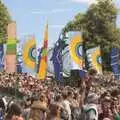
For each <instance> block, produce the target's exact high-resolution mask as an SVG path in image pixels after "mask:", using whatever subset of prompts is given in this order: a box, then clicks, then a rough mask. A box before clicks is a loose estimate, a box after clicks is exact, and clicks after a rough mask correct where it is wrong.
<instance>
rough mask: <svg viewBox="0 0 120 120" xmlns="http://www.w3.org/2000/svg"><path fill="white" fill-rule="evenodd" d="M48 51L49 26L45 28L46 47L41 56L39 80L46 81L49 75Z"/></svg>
mask: <svg viewBox="0 0 120 120" xmlns="http://www.w3.org/2000/svg"><path fill="white" fill-rule="evenodd" d="M47 49H48V24H47V25H46V28H45V36H44V45H43V47H42V51H41V53H40V55H39V57H40V58H39V62H40V63H39V67H38V68H39V70H38V73H37V77H38V79H41V80H45V78H46V75H47Z"/></svg>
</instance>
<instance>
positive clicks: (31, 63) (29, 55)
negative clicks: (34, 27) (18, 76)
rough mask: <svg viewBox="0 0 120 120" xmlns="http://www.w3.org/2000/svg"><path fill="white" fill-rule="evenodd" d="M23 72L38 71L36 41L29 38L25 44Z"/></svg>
mask: <svg viewBox="0 0 120 120" xmlns="http://www.w3.org/2000/svg"><path fill="white" fill-rule="evenodd" d="M22 56H23V72H27V73H31V74H33V73H35V71H36V41H35V38H34V37H33V36H32V37H29V38H28V39H27V40H25V42H24V44H23V51H22Z"/></svg>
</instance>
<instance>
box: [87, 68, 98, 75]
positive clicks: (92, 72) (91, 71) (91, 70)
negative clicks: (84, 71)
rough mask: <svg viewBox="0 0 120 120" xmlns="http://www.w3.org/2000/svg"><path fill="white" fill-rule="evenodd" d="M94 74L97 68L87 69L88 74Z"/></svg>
mask: <svg viewBox="0 0 120 120" xmlns="http://www.w3.org/2000/svg"><path fill="white" fill-rule="evenodd" d="M94 74H97V70H96V69H93V68H91V69H90V70H89V75H94Z"/></svg>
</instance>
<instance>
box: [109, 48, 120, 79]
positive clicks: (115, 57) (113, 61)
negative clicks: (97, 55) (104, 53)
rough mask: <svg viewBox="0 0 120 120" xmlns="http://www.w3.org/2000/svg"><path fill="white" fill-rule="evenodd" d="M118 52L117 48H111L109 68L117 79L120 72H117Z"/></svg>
mask: <svg viewBox="0 0 120 120" xmlns="http://www.w3.org/2000/svg"><path fill="white" fill-rule="evenodd" d="M119 52H120V50H119V49H118V48H112V50H111V54H110V57H111V67H112V71H113V73H114V76H115V78H117V79H118V78H119V74H120V70H119V59H120V53H119Z"/></svg>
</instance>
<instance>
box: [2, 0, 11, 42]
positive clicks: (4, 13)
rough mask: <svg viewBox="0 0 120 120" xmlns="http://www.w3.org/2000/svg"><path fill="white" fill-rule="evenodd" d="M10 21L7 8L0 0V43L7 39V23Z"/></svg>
mask: <svg viewBox="0 0 120 120" xmlns="http://www.w3.org/2000/svg"><path fill="white" fill-rule="evenodd" d="M10 21H11V17H10V15H9V13H8V10H7V8H6V6H5V5H4V4H3V3H2V1H1V0H0V43H1V42H2V43H4V42H5V41H6V39H7V25H8V23H9V22H10Z"/></svg>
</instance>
